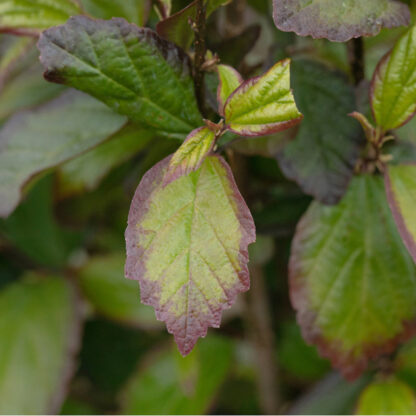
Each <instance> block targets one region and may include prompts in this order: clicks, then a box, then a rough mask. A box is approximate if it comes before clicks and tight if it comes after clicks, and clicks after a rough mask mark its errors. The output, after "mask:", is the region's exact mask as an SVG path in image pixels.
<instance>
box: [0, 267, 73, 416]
mask: <svg viewBox="0 0 416 416" xmlns="http://www.w3.org/2000/svg"><path fill="white" fill-rule="evenodd" d="M79 326H80V319H79V316H78V313H77V310H76V306H75V299H74V293H73V291H72V289H71V287H70V286H69V285H68V283H67V282H66V281H65V280H64V279H62V278H60V277H44V276H37V275H33V274H30V275H27V276H26V277H25V278H24V279H23V280H21V281H19V282H18V283H13V284H11V285H9V286H8V287H7V288H6V289H5V290H3V291H2V292H1V293H0V356H1V360H0V413H2V414H33V413H36V414H55V413H57V412H59V408H60V405H61V403H62V400H63V399H64V389H65V387H66V384H67V382H68V378H69V377H70V375H71V374H72V372H73V370H74V362H73V361H74V354H75V352H76V350H77V348H78V344H79V338H80V328H79Z"/></svg>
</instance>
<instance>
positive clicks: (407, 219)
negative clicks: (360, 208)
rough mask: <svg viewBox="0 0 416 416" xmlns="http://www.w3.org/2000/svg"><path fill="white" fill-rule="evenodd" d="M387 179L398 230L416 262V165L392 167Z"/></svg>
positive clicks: (389, 199) (387, 188) (391, 206)
mask: <svg viewBox="0 0 416 416" xmlns="http://www.w3.org/2000/svg"><path fill="white" fill-rule="evenodd" d="M385 179H386V191H387V197H388V201H389V205H390V208H391V210H392V212H393V216H394V219H395V221H396V224H397V228H398V230H399V232H400V235H401V236H402V238H403V241H404V243H405V245H406V247H407V249H408V250H409V253H410V254H411V256H412V257H413V259H414V261H415V262H416V209H415V208H416V164H408V165H396V166H394V165H391V166H389V168H388V170H387V171H386V175H385Z"/></svg>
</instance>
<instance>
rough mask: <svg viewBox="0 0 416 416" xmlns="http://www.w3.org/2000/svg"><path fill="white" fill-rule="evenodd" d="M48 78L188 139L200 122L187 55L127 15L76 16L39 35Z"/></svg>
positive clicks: (161, 130)
mask: <svg viewBox="0 0 416 416" xmlns="http://www.w3.org/2000/svg"><path fill="white" fill-rule="evenodd" d="M38 47H39V49H40V52H41V57H40V59H41V62H42V63H43V65H44V67H45V69H46V72H45V78H46V79H47V80H48V81H52V82H58V83H62V84H66V85H69V86H71V87H74V88H77V89H79V90H81V91H84V92H86V93H88V94H90V95H92V96H94V97H96V98H98V99H99V100H101V101H103V102H104V103H106V104H107V105H108V106H109V107H111V108H112V109H114V110H115V111H117V112H119V113H121V114H124V115H127V116H128V117H129V118H130V119H131V120H133V121H136V122H139V123H141V124H142V125H143V126H144V127H152V128H154V129H155V130H158V131H160V132H162V133H165V134H166V135H170V136H172V137H179V138H185V137H186V135H187V134H188V133H189V132H190V131H191V130H193V128H195V127H198V126H199V125H201V122H202V120H201V116H200V114H199V111H198V107H197V103H196V99H195V94H194V86H193V81H192V77H191V75H190V61H189V58H188V57H187V55H186V54H185V53H184V52H183V51H182V50H181V49H180V48H178V47H177V46H175V45H174V44H172V43H170V42H167V41H165V40H163V39H161V38H160V37H159V36H158V35H157V34H156V33H155V32H153V31H152V30H150V29H147V28H138V27H137V26H136V25H133V24H129V23H128V22H127V21H125V20H124V19H119V18H115V19H112V20H93V19H90V18H87V17H85V16H77V17H75V18H71V19H70V20H69V21H68V22H67V23H66V24H65V25H62V26H58V27H55V28H51V29H49V30H47V31H45V32H43V34H42V35H41V37H40V40H39V43H38Z"/></svg>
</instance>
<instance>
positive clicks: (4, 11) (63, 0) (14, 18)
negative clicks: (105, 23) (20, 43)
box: [0, 0, 81, 35]
mask: <svg viewBox="0 0 416 416" xmlns="http://www.w3.org/2000/svg"><path fill="white" fill-rule="evenodd" d="M80 13H81V8H80V6H79V3H78V2H77V1H76V0H53V1H45V0H29V1H28V0H0V32H11V33H16V34H23V35H38V34H39V33H40V32H41V31H42V30H43V29H47V28H48V27H51V26H56V25H60V24H62V23H65V22H66V21H67V19H68V18H69V17H70V16H75V15H77V14H80Z"/></svg>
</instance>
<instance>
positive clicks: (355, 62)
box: [347, 38, 365, 85]
mask: <svg viewBox="0 0 416 416" xmlns="http://www.w3.org/2000/svg"><path fill="white" fill-rule="evenodd" d="M347 47H348V59H349V62H350V66H351V73H352V76H353V78H354V83H355V85H358V84H359V83H360V82H361V81H362V80H363V79H364V78H365V62H364V41H363V38H356V39H351V40H350V41H349V42H348V44H347Z"/></svg>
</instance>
